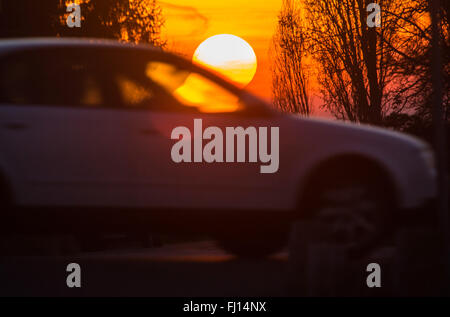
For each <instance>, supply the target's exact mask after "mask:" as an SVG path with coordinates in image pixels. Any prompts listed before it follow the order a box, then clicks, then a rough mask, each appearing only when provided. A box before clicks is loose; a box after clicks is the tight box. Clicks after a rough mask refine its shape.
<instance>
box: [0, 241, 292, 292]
mask: <svg viewBox="0 0 450 317" xmlns="http://www.w3.org/2000/svg"><path fill="white" fill-rule="evenodd" d="M287 258H288V257H287V253H286V252H285V253H280V254H278V255H275V256H273V257H271V258H269V259H265V260H243V259H236V258H234V257H233V256H231V255H229V254H226V253H225V252H223V251H222V250H220V249H219V248H218V247H216V246H215V245H214V242H210V241H204V242H193V243H181V244H175V245H165V246H163V247H160V248H152V249H135V250H122V251H121V250H111V251H102V252H92V253H84V254H80V255H77V256H67V257H64V256H47V257H40V256H28V257H23V256H8V257H3V258H1V260H0V296H183V297H184V296H186V297H190V296H283V295H286V282H287V278H288V277H287V275H288V274H286V273H287ZM69 263H78V264H79V265H80V266H81V283H82V285H81V288H68V287H67V285H66V278H67V275H68V274H69V273H68V272H66V267H67V265H68V264H69Z"/></svg>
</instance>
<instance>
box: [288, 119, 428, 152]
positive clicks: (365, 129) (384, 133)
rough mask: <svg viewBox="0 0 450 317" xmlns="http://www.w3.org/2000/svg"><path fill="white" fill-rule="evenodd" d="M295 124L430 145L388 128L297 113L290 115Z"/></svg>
mask: <svg viewBox="0 0 450 317" xmlns="http://www.w3.org/2000/svg"><path fill="white" fill-rule="evenodd" d="M290 117H291V118H292V119H293V120H294V122H295V125H299V126H303V127H304V128H305V129H308V130H315V131H322V132H321V134H328V135H330V136H335V135H336V134H338V135H341V136H344V137H348V138H358V139H372V140H378V141H382V140H390V141H391V142H394V143H398V144H402V145H404V146H408V147H410V148H414V149H417V150H419V151H420V150H429V149H430V146H429V145H428V144H427V143H426V142H424V141H422V140H421V139H419V138H417V137H415V136H412V135H408V134H405V133H400V132H396V131H393V130H390V129H387V128H380V127H375V126H371V125H367V124H357V123H349V122H344V121H338V120H332V119H325V118H304V117H300V116H296V115H291V116H290Z"/></svg>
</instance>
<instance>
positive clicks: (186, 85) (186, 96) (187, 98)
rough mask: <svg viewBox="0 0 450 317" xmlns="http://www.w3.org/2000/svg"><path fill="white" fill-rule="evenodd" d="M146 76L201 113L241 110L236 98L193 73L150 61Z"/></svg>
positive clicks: (242, 106)
mask: <svg viewBox="0 0 450 317" xmlns="http://www.w3.org/2000/svg"><path fill="white" fill-rule="evenodd" d="M146 76H147V77H148V78H150V79H151V80H152V81H154V82H156V83H158V84H159V85H161V87H163V88H164V89H165V90H166V91H167V92H169V93H170V94H171V95H172V96H173V97H174V98H175V99H176V100H177V101H178V102H180V103H181V104H182V105H184V106H185V107H190V108H195V109H196V110H197V111H199V112H201V113H233V112H238V111H241V110H243V108H244V104H243V103H242V101H241V99H240V97H239V96H238V95H236V94H234V93H232V92H231V91H229V90H227V89H226V88H224V87H222V86H221V85H219V84H218V83H216V82H214V81H213V80H211V79H209V78H207V77H205V76H204V75H202V74H200V73H198V72H195V71H190V70H188V69H183V68H180V67H177V66H175V65H172V64H169V63H166V62H160V61H150V62H148V63H147V64H146Z"/></svg>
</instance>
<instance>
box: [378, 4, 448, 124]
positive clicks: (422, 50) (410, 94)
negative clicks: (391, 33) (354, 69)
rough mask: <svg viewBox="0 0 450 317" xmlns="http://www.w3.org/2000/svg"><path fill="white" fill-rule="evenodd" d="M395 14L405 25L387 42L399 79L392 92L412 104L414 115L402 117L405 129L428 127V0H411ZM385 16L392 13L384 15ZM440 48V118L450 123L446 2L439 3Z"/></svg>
mask: <svg viewBox="0 0 450 317" xmlns="http://www.w3.org/2000/svg"><path fill="white" fill-rule="evenodd" d="M408 3H409V5H408V7H406V8H404V10H403V11H402V12H401V14H400V15H399V16H400V17H401V19H402V20H403V21H404V23H405V26H406V27H405V29H404V36H402V37H401V38H400V39H399V40H398V41H396V42H392V43H387V45H388V46H389V47H390V49H392V50H393V51H395V53H396V55H395V57H396V58H395V60H394V64H395V66H396V68H395V71H396V73H397V74H398V75H399V76H401V78H402V79H403V81H402V83H401V84H400V85H399V86H398V89H397V90H396V92H395V93H396V98H403V99H405V100H407V102H408V103H409V104H411V105H412V108H413V109H414V113H415V116H417V117H420V118H421V120H417V118H415V117H413V116H410V117H409V118H405V122H404V128H405V129H407V130H414V129H415V128H414V127H416V129H419V130H420V129H423V127H418V124H421V125H425V126H429V125H430V124H431V112H432V111H431V109H432V105H431V103H432V101H431V100H432V96H431V94H432V83H431V64H432V62H433V61H432V59H431V38H432V34H431V33H432V32H431V24H430V20H429V11H430V8H429V1H428V0H412V1H410V2H408ZM387 14H394V13H391V12H387ZM440 17H441V24H440V26H439V28H438V29H439V30H440V45H441V52H442V61H443V65H444V67H443V70H442V76H443V83H444V89H443V91H444V96H443V101H444V104H443V106H444V115H445V120H446V121H449V120H450V3H449V2H448V1H441V8H440Z"/></svg>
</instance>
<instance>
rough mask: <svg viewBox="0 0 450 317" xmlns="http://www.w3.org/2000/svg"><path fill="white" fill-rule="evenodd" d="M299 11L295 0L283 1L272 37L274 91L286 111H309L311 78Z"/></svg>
mask: <svg viewBox="0 0 450 317" xmlns="http://www.w3.org/2000/svg"><path fill="white" fill-rule="evenodd" d="M300 23H301V17H300V10H299V8H298V6H297V4H296V3H295V1H293V0H283V7H282V10H281V12H280V14H279V16H278V28H277V32H276V34H275V36H274V39H273V52H272V55H273V58H274V62H273V74H272V93H273V100H274V103H275V105H276V106H277V107H278V108H280V109H281V110H283V111H288V112H293V113H300V114H303V115H309V114H310V111H311V109H310V102H309V95H308V78H307V74H306V68H305V66H304V64H303V59H304V54H305V52H304V37H303V33H302V27H301V24H300Z"/></svg>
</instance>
